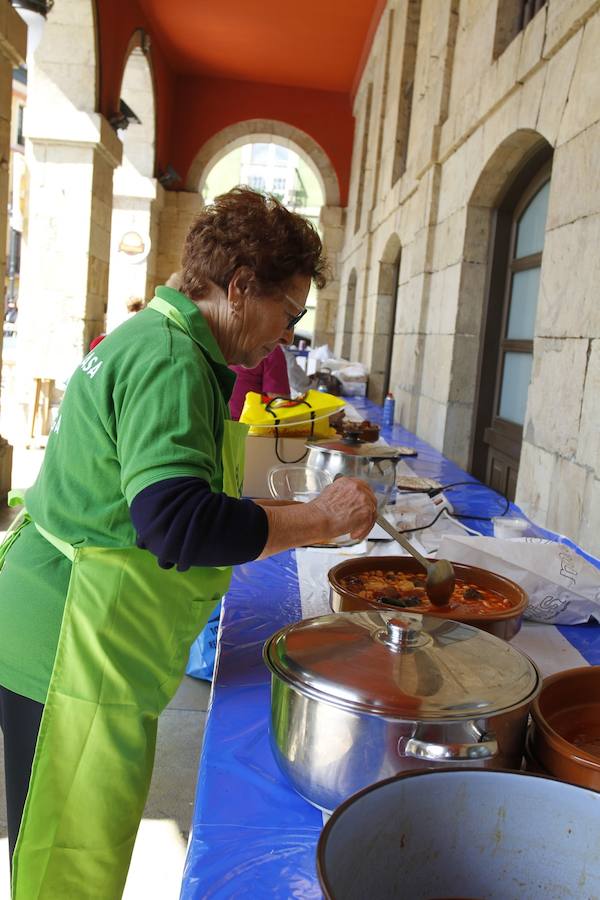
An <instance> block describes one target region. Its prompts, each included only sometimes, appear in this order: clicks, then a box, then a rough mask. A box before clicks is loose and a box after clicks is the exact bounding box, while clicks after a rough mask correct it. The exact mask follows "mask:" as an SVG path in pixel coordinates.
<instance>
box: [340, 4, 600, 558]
mask: <svg viewBox="0 0 600 900" xmlns="http://www.w3.org/2000/svg"><path fill="white" fill-rule="evenodd" d="M599 47H600V10H599V7H598V4H597V3H596V2H592V0H588V2H585V0H571V2H560V0H550V2H548V3H544V2H543V0H537V2H517V0H447V2H437V0H390V2H388V4H387V6H386V10H385V13H384V15H383V16H382V18H381V20H380V22H379V27H378V30H377V34H376V37H375V40H374V43H373V45H372V48H371V52H370V56H369V60H368V63H367V66H366V68H365V70H364V73H363V76H362V79H361V81H360V85H359V87H358V90H357V93H356V97H355V105H354V112H355V117H356V130H355V137H354V142H355V143H354V156H353V161H354V162H353V167H352V176H351V188H350V199H349V204H348V208H347V211H346V231H345V238H344V244H343V248H342V251H341V254H340V258H341V292H340V303H339V309H338V319H337V334H338V338H337V344H336V349H337V350H338V351H341V350H346V351H348V350H349V351H350V354H351V355H352V357H353V358H355V359H360V360H361V361H362V362H364V363H365V364H366V365H367V366H368V367H369V369H370V373H371V375H370V380H369V385H370V393H371V396H372V397H373V398H374V399H377V400H380V399H381V398H382V396H383V394H384V392H385V391H386V390H388V389H391V390H392V391H393V392H394V394H395V396H396V409H397V415H398V416H399V417H400V420H401V421H402V423H403V424H404V425H406V427H408V428H409V429H411V430H412V431H415V432H416V433H417V434H418V435H419V437H421V438H423V439H424V440H426V441H428V442H430V443H431V444H433V445H434V446H435V447H436V448H437V449H439V450H441V451H442V452H443V453H444V454H446V455H447V456H449V457H450V458H451V459H453V460H455V461H456V462H458V463H459V464H460V465H461V466H463V467H464V468H466V469H467V470H469V471H471V472H473V473H474V474H475V475H477V476H478V477H479V478H480V479H482V480H484V481H485V482H487V483H488V484H490V485H491V486H492V487H495V488H497V489H498V490H499V491H500V492H502V493H505V494H507V495H508V496H510V497H511V498H513V497H516V500H517V502H518V503H519V504H520V505H521V506H522V508H523V509H524V510H525V511H526V512H527V514H528V515H530V516H531V517H532V518H533V519H535V520H536V521H537V522H538V523H540V524H541V525H545V526H547V527H549V528H551V529H554V530H557V531H559V532H563V533H565V534H568V535H569V536H570V537H572V538H575V539H576V540H578V541H579V542H580V543H581V544H582V546H584V547H587V548H589V549H590V550H594V551H595V552H596V553H597V552H598V551H599V550H600V404H599V401H598V397H599V389H600V303H599V302H598V284H599V283H600V280H599V275H600V270H599V264H598V246H599V244H600V165H599V162H600V78H598V59H599V56H598V52H599V51H598V48H599Z"/></svg>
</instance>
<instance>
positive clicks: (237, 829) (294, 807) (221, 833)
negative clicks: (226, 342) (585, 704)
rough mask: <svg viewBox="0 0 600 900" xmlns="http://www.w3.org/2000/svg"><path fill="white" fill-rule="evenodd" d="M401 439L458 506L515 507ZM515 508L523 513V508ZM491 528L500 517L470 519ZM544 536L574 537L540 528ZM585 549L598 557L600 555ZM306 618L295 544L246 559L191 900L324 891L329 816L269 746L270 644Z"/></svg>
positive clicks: (189, 868)
mask: <svg viewBox="0 0 600 900" xmlns="http://www.w3.org/2000/svg"><path fill="white" fill-rule="evenodd" d="M351 402H352V405H353V406H354V407H355V408H356V409H357V410H358V411H359V412H360V413H361V414H363V415H364V416H365V417H368V418H369V419H370V420H371V421H374V422H380V421H381V409H380V407H377V406H375V405H374V404H372V403H370V402H369V401H368V400H362V399H361V400H358V399H357V398H352V400H351ZM382 436H383V437H384V438H385V439H386V440H387V441H388V442H389V443H393V444H396V445H407V446H411V447H414V448H415V449H416V450H417V451H418V455H417V456H416V457H414V458H412V459H411V460H410V465H411V468H412V469H413V471H414V472H415V474H417V475H424V476H428V477H431V478H435V479H437V480H438V481H440V482H442V484H444V485H448V484H452V483H454V482H468V485H467V486H461V487H457V488H456V489H452V491H451V493H449V494H448V496H449V499H450V500H451V502H452V504H453V506H454V508H455V510H456V511H459V512H461V511H466V512H468V513H470V515H471V516H484V517H488V518H489V517H491V516H493V515H498V514H500V513H501V512H502V510H503V509H504V508H505V503H504V501H503V499H502V498H501V497H499V495H498V494H496V493H494V492H493V491H491V490H490V489H489V488H487V487H485V486H483V485H480V483H479V482H477V481H476V479H474V478H473V477H472V476H470V475H468V474H467V473H465V472H464V471H463V470H462V469H460V468H459V467H458V466H457V465H456V464H455V463H452V462H451V461H450V460H448V459H445V458H444V457H443V456H442V455H441V454H440V453H438V452H437V451H436V450H434V449H433V448H432V447H430V446H429V445H428V444H426V443H425V442H423V441H421V440H419V439H418V438H416V437H415V435H413V434H412V433H411V432H409V431H406V430H405V429H404V428H402V427H400V426H394V427H393V428H388V429H383V430H382ZM511 509H512V510H513V511H514V512H515V513H517V514H521V513H520V510H519V509H518V507H514V506H511ZM463 521H464V522H465V524H467V525H470V526H471V527H473V528H475V529H476V530H478V531H480V532H481V533H482V534H491V533H492V528H491V523H490V522H487V521H482V520H479V519H475V518H470V519H463ZM539 533H540V534H543V535H549V536H551V537H553V538H555V539H558V540H563V541H564V542H565V543H568V544H569V546H571V547H574V548H575V549H576V550H577V551H578V552H580V553H581V552H582V551H581V550H580V549H579V548H577V547H575V545H574V544H573V543H572V542H571V541H568V540H566V539H564V538H561V537H560V536H557V535H551V534H549V533H548V532H545V531H543V530H542V529H539ZM582 555H584V556H586V558H587V559H588V560H590V561H591V562H592V563H594V564H595V565H598V566H600V563H599V562H598V561H597V560H595V559H593V558H592V557H590V556H589V555H587V554H582ZM300 618H301V607H300V591H299V585H298V573H297V569H296V557H295V553H294V552H288V553H282V554H280V555H279V556H277V557H273V558H272V559H269V560H265V561H262V562H254V563H251V564H249V565H245V566H240V567H238V568H237V569H236V570H235V572H234V577H233V581H232V585H231V589H230V591H229V593H228V594H227V596H226V598H225V601H224V608H223V615H222V620H221V640H220V650H219V656H218V660H217V667H216V674H215V680H214V685H213V693H212V698H211V704H210V708H209V712H208V717H207V723H206V729H205V734H204V745H203V750H202V756H201V760H200V773H199V780H198V787H197V792H196V801H195V807H194V815H193V822H192V831H191V835H190V843H189V848H188V854H187V859H186V865H185V871H184V877H183V884H182V890H181V900H208V898H211V900H212V898H214V900H217V898H218V900H225V898H227V900H233V898H252V900H262V898H265V900H266V898H271V900H290V898H298V900H309V898H310V900H312V898H320V897H321V896H322V895H321V891H320V889H319V885H318V881H317V876H316V871H315V854H316V845H317V841H318V838H319V835H320V832H321V829H322V826H323V821H322V816H321V813H320V812H319V811H318V810H316V809H314V808H313V807H312V806H310V804H308V803H307V802H306V801H304V800H303V799H302V798H301V797H299V796H298V794H296V792H295V791H294V790H293V789H292V788H291V787H290V786H289V785H288V783H287V781H286V780H285V779H284V777H283V775H282V774H281V773H280V772H279V769H278V768H277V765H276V763H275V760H274V758H273V755H272V753H271V750H270V747H269V736H268V726H269V716H270V676H269V672H268V671H267V669H266V668H265V666H264V664H263V662H262V646H263V644H264V642H265V641H266V640H267V639H268V638H269V637H270V636H271V635H272V634H273V633H274V632H275V631H277V630H278V629H279V628H282V627H283V626H285V625H287V624H289V623H290V622H293V621H297V620H299V619H300ZM560 631H561V633H562V634H563V635H564V636H565V637H566V638H567V640H568V641H569V642H570V643H571V644H572V645H573V646H575V647H576V649H577V650H578V651H579V652H580V653H581V654H582V656H583V657H584V658H585V659H586V660H587V662H588V663H590V664H594V665H598V664H600V627H599V626H596V625H587V626H586V625H577V626H569V627H561V628H560Z"/></svg>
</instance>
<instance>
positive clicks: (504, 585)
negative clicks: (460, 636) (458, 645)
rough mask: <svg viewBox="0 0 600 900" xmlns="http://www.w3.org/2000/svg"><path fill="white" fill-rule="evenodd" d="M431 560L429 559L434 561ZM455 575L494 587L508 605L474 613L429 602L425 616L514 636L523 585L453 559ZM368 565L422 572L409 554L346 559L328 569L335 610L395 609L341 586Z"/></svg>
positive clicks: (523, 598)
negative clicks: (507, 607) (342, 581)
mask: <svg viewBox="0 0 600 900" xmlns="http://www.w3.org/2000/svg"><path fill="white" fill-rule="evenodd" d="M433 561H434V560H432V562H433ZM452 565H453V566H454V571H455V572H456V576H457V578H460V579H461V580H462V581H468V582H469V584H473V585H475V587H480V588H484V589H487V590H491V591H496V592H497V593H499V594H502V596H503V597H506V598H507V599H508V600H510V602H511V608H510V609H503V610H500V611H499V612H491V613H489V614H485V615H482V616H480V615H477V614H476V613H463V614H459V613H457V612H456V610H454V609H451V608H448V609H446V608H445V607H441V606H437V607H436V606H432V607H431V608H430V609H427V610H424V612H426V614H427V615H428V616H437V617H438V618H442V619H452V620H453V621H454V622H465V623H467V624H468V625H473V626H474V627H475V628H481V630H482V631H487V632H489V633H490V634H494V635H495V636H496V637H499V638H502V639H503V640H505V641H509V640H510V639H511V638H513V637H514V636H515V634H516V633H517V632H518V631H519V629H520V627H521V622H522V619H523V613H524V612H525V609H526V608H527V603H528V598H527V594H526V593H525V591H524V590H523V588H521V587H519V585H518V584H515V582H514V581H510V580H509V579H508V578H504V577H503V576H502V575H495V574H494V573H493V572H488V571H486V570H485V569H478V568H476V567H475V566H467V565H464V564H463V563H455V562H453V563H452ZM369 569H381V570H382V571H384V572H404V573H407V574H413V573H421V572H422V571H423V569H422V568H421V566H420V565H419V563H418V562H417V561H416V559H413V558H412V557H410V556H362V557H360V558H358V559H348V560H345V561H344V562H342V563H339V564H338V565H337V566H334V567H333V568H332V569H330V570H329V575H328V578H329V586H330V590H329V603H330V606H331V608H332V610H333V611H334V612H353V611H356V610H365V609H367V610H372V609H376V610H381V609H386V610H396V611H397V610H398V607H397V606H393V605H391V604H388V603H385V601H378V600H363V598H362V597H359V596H358V595H357V594H353V593H351V592H350V591H348V590H347V589H346V588H344V587H343V586H342V583H341V579H342V578H346V577H347V576H348V575H355V574H357V573H359V572H365V571H367V570H369ZM408 611H409V612H415V613H418V612H420V610H419V609H418V608H416V607H415V608H412V607H411V608H410V609H409V610H408Z"/></svg>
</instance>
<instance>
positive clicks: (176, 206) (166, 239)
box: [155, 191, 202, 284]
mask: <svg viewBox="0 0 600 900" xmlns="http://www.w3.org/2000/svg"><path fill="white" fill-rule="evenodd" d="M163 198H164V202H163V204H162V209H161V210H160V214H159V218H158V226H157V231H158V241H157V246H158V252H157V254H156V269H155V281H156V284H164V283H165V282H166V281H167V279H168V278H169V276H170V275H172V274H173V272H178V271H179V269H180V268H181V255H182V251H183V244H184V241H185V238H186V235H187V233H188V231H189V229H190V226H191V225H192V222H193V221H194V219H195V217H196V216H197V215H198V213H199V212H200V210H201V209H202V197H201V196H200V194H196V193H192V192H191V191H165V192H164V194H163Z"/></svg>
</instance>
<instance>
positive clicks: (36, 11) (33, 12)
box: [11, 0, 54, 60]
mask: <svg viewBox="0 0 600 900" xmlns="http://www.w3.org/2000/svg"><path fill="white" fill-rule="evenodd" d="M11 4H12V6H13V7H14V9H15V10H16V12H18V14H19V15H20V16H21V18H22V19H23V21H24V22H25V24H26V25H27V59H28V60H30V59H31V58H32V56H33V54H34V53H35V51H36V48H37V46H38V44H39V42H40V41H41V39H42V32H43V30H44V25H45V24H46V16H47V15H48V13H49V12H50V10H51V9H52V7H53V6H54V0H11Z"/></svg>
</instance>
